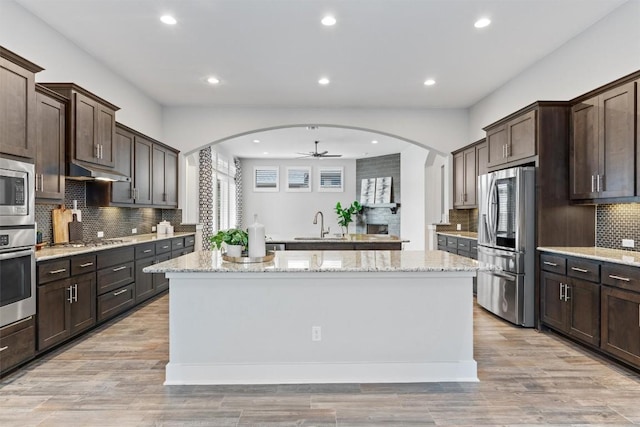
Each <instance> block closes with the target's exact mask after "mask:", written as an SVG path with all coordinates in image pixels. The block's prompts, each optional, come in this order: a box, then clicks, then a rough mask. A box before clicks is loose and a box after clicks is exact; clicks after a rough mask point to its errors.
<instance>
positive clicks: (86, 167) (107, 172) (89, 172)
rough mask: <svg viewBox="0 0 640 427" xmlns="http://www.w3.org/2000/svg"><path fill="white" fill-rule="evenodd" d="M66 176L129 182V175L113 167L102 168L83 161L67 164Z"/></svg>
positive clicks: (78, 179) (88, 179)
mask: <svg viewBox="0 0 640 427" xmlns="http://www.w3.org/2000/svg"><path fill="white" fill-rule="evenodd" d="M67 178H68V179H74V180H77V181H122V182H131V177H129V176H127V175H125V174H123V173H121V172H118V171H116V170H113V169H104V168H101V167H98V166H96V165H91V164H88V163H84V162H78V161H72V162H71V163H69V164H68V169H67Z"/></svg>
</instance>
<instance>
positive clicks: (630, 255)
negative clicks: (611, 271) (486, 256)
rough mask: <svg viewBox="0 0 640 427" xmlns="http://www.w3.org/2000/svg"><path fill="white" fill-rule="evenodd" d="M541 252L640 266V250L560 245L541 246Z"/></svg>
mask: <svg viewBox="0 0 640 427" xmlns="http://www.w3.org/2000/svg"><path fill="white" fill-rule="evenodd" d="M538 250H539V251H541V252H550V253H555V254H560V255H567V256H574V257H580V258H588V259H593V260H597V261H606V262H614V263H617V264H625V265H631V266H634V267H640V252H633V251H623V250H620V249H608V248H598V247H595V246H586V247H560V246H540V247H539V248H538Z"/></svg>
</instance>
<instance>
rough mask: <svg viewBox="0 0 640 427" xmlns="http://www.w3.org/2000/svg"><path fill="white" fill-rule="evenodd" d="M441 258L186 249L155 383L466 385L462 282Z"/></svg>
mask: <svg viewBox="0 0 640 427" xmlns="http://www.w3.org/2000/svg"><path fill="white" fill-rule="evenodd" d="M487 268H491V267H489V266H484V265H481V264H479V263H478V262H477V261H474V260H471V259H468V258H464V257H459V256H457V255H453V254H449V253H446V252H441V251H281V252H280V251H278V252H275V256H274V259H273V260H272V261H270V262H266V263H246V264H243V263H231V262H227V261H224V260H222V257H221V255H220V253H219V252H217V251H198V252H194V253H191V254H187V255H185V256H182V257H180V258H176V259H173V260H170V261H166V262H163V263H159V264H156V265H152V266H149V267H146V268H145V269H144V271H145V272H147V273H166V275H167V277H168V278H169V280H170V296H169V298H170V308H169V313H170V315H169V329H170V339H169V340H170V350H169V363H168V365H167V367H166V382H165V384H265V383H266V384H280V383H344V382H355V383H367V382H425V381H477V367H476V362H475V361H474V360H473V294H472V278H473V277H474V276H475V274H476V271H478V270H481V269H487Z"/></svg>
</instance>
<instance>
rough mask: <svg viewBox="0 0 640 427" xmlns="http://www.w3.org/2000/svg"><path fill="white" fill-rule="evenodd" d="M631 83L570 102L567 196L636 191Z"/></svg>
mask: <svg viewBox="0 0 640 427" xmlns="http://www.w3.org/2000/svg"><path fill="white" fill-rule="evenodd" d="M635 86H636V83H634V82H630V83H626V84H623V85H621V86H619V87H615V88H613V89H609V90H607V91H606V92H603V93H601V94H599V95H596V96H593V97H591V98H588V99H585V100H582V101H580V102H578V103H576V104H574V105H573V106H572V108H571V118H572V138H571V150H570V152H571V158H570V164H569V169H570V177H571V194H570V197H571V199H573V200H580V199H603V198H617V197H632V196H635V195H636V193H635V157H636V150H635V134H634V129H635V124H634V123H635V120H636V115H635V103H636V93H635V91H636V89H635Z"/></svg>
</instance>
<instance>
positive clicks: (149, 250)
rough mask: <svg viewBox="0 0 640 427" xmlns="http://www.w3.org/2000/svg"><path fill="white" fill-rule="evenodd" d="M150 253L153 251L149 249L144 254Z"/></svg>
mask: <svg viewBox="0 0 640 427" xmlns="http://www.w3.org/2000/svg"><path fill="white" fill-rule="evenodd" d="M149 252H151V249H147V250H146V251H142V253H143V254H148V253H149Z"/></svg>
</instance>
